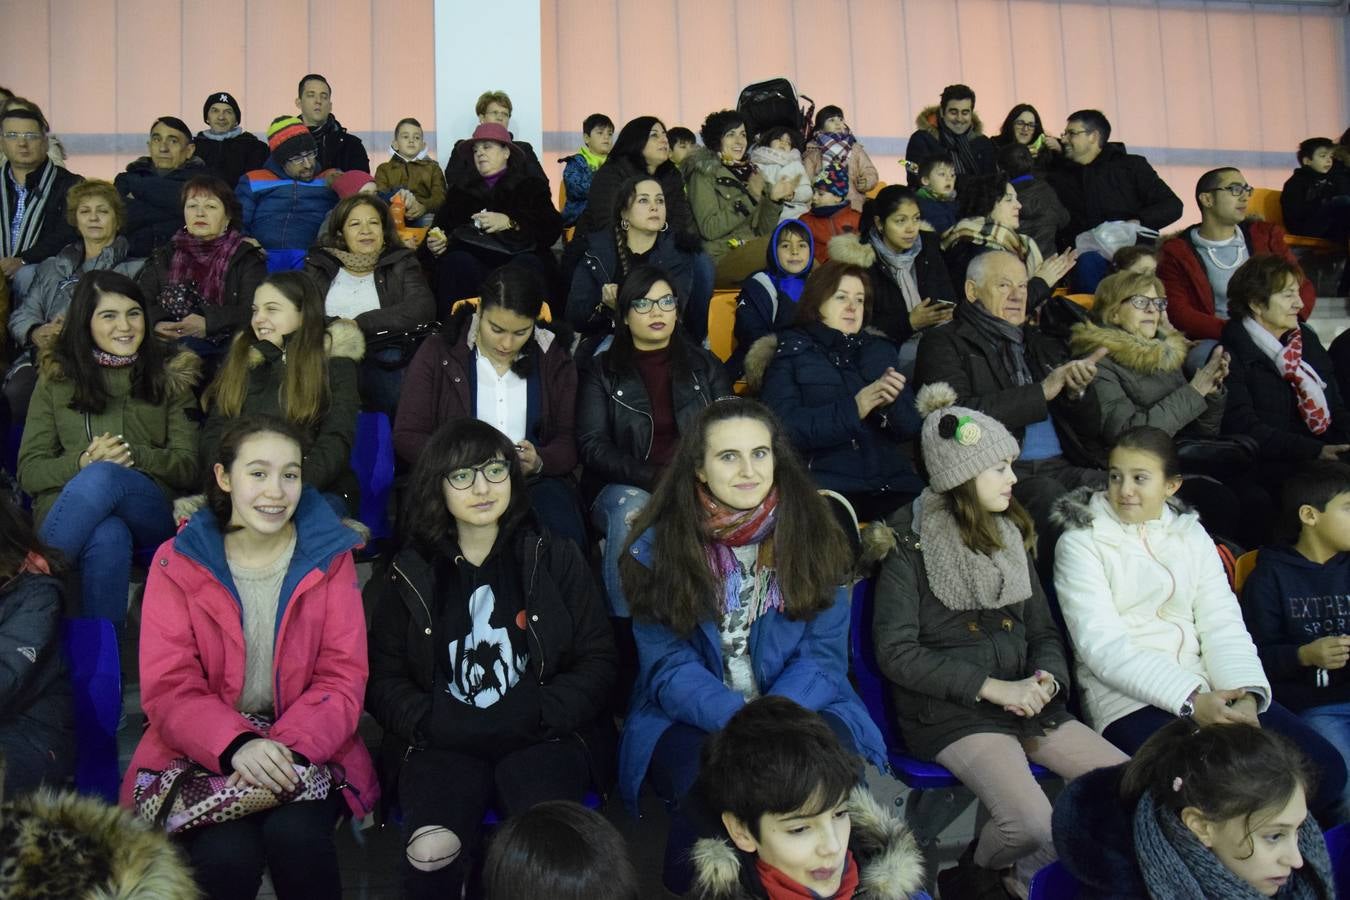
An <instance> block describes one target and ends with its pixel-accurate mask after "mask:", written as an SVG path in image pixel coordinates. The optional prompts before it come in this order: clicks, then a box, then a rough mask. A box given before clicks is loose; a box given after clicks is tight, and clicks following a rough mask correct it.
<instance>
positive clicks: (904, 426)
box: [760, 323, 924, 494]
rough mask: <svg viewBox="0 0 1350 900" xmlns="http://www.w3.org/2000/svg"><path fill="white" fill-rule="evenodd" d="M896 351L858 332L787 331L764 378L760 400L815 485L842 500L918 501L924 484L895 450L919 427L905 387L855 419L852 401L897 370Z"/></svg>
mask: <svg viewBox="0 0 1350 900" xmlns="http://www.w3.org/2000/svg"><path fill="white" fill-rule="evenodd" d="M897 354H898V351H897V349H896V346H895V345H894V344H892V343H891V342H890V341H889V340H887V339H886V338H884V337H879V336H877V335H873V334H871V333H869V332H863V333H861V334H858V335H845V334H844V333H843V332H840V331H836V330H834V329H833V328H830V327H829V326H826V325H821V324H819V323H814V324H811V325H805V326H802V327H800V328H793V329H789V330H788V331H785V332H783V333H782V334H780V335H779V337H778V348H777V350H776V351H775V353H774V356H773V359H772V360H771V361H770V362H769V366H768V369H767V370H766V371H765V373H764V387H763V388H762V389H761V391H760V399H761V400H763V401H764V402H765V403H766V404H768V406H769V407H770V408H771V409H772V410H773V411H774V412H776V413H777V414H778V417H779V418H780V419H782V421H783V424H784V425H785V426H787V432H788V436H789V438H791V440H792V445H793V446H794V447H796V448H797V452H798V453H800V454H801V455H802V458H803V459H804V460H806V464H807V467H808V468H809V469H810V470H811V475H812V476H813V477H814V478H815V480H816V483H817V484H819V485H820V486H821V487H823V488H829V489H830V490H832V491H839V492H841V493H855V492H856V493H871V492H876V491H898V492H905V493H911V494H917V493H919V492H920V491H922V490H923V487H924V483H923V479H921V478H919V476H918V475H917V474H915V472H914V469H913V468H911V467H910V465H909V462H908V461H907V460H906V458H905V455H904V453H902V452H901V449H900V447H899V444H900V442H901V441H902V440H905V439H906V438H910V437H914V436H916V435H918V433H919V430H920V428H922V427H923V422H922V420H921V419H920V418H919V413H918V411H917V410H916V409H915V408H914V394H913V393H911V392H910V389H909V388H908V387H906V388H905V389H904V390H903V391H901V393H900V396H899V397H897V398H895V401H894V402H893V403H892V404H891V405H890V406H883V407H880V408H879V409H876V410H874V411H873V412H872V414H871V415H869V416H868V417H867V418H866V419H860V418H858V407H857V403H856V401H855V400H854V396H855V395H856V394H857V393H858V391H860V390H862V389H863V388H864V387H866V386H867V385H868V384H871V383H872V382H873V381H876V380H877V379H878V378H880V377H881V376H882V374H884V373H885V371H886V369H887V368H893V367H894V366H895V365H896V358H897Z"/></svg>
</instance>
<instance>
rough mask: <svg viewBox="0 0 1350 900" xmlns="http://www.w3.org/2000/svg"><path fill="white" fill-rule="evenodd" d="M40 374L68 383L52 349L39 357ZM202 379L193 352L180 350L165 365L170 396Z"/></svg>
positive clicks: (63, 367) (193, 386) (196, 358)
mask: <svg viewBox="0 0 1350 900" xmlns="http://www.w3.org/2000/svg"><path fill="white" fill-rule="evenodd" d="M38 374H39V375H42V376H44V377H45V378H46V379H47V380H48V381H66V380H68V379H67V375H66V369H65V366H64V365H62V364H61V360H60V359H58V358H57V356H56V353H55V352H53V351H52V349H51V348H50V347H48V348H47V349H46V350H43V351H42V352H41V353H40V354H39V355H38ZM201 377H202V359H201V357H200V356H198V355H197V354H195V353H193V352H192V351H191V350H179V351H178V352H177V353H175V354H174V355H173V356H170V357H169V361H168V362H167V363H165V364H164V389H165V391H166V392H167V393H168V395H169V396H171V397H172V396H182V395H183V394H185V393H187V392H189V391H191V390H192V389H193V388H195V387H196V386H197V382H198V381H200V380H201Z"/></svg>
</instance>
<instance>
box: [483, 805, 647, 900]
mask: <svg viewBox="0 0 1350 900" xmlns="http://www.w3.org/2000/svg"><path fill="white" fill-rule="evenodd" d="M483 891H484V895H485V896H486V897H487V900H515V898H518V897H548V898H550V900H640V897H641V896H642V892H641V889H640V885H639V882H638V876H637V871H636V870H635V869H634V868H633V862H632V859H631V858H630V856H629V849H628V844H627V842H626V841H625V840H624V837H623V835H622V834H620V833H619V830H618V829H617V828H615V827H614V826H613V825H611V824H610V822H609V820H608V819H606V818H605V817H604V816H603V815H601V814H600V813H598V812H596V811H595V810H593V809H587V808H586V807H584V806H582V805H581V804H580V803H574V802H572V801H571V800H545V801H544V802H543V803H537V804H535V805H534V806H532V807H530V808H529V809H527V810H525V811H524V812H522V813H521V814H520V815H518V816H513V817H511V818H510V819H509V820H507V821H506V822H505V823H504V824H503V825H502V826H501V827H500V828H498V829H497V833H496V834H494V835H493V837H492V844H491V845H490V846H489V847H488V852H487V859H486V860H485V861H484V862H483Z"/></svg>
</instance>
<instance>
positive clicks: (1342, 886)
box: [1326, 824, 1350, 897]
mask: <svg viewBox="0 0 1350 900" xmlns="http://www.w3.org/2000/svg"><path fill="white" fill-rule="evenodd" d="M1326 838H1327V853H1328V854H1330V856H1331V873H1332V875H1333V877H1334V879H1335V881H1336V896H1337V897H1350V824H1345V825H1337V826H1336V827H1335V828H1333V829H1331V830H1330V831H1328V832H1327V834H1326Z"/></svg>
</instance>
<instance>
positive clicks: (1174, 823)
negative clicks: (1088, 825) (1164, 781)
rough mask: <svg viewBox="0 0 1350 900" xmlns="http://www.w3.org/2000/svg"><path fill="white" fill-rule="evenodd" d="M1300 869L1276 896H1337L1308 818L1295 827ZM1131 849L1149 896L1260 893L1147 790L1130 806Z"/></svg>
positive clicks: (1323, 899)
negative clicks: (1300, 825)
mask: <svg viewBox="0 0 1350 900" xmlns="http://www.w3.org/2000/svg"><path fill="white" fill-rule="evenodd" d="M1298 850H1299V853H1300V854H1302V856H1303V863H1304V865H1303V868H1301V869H1294V870H1293V871H1291V872H1290V873H1289V880H1288V881H1287V882H1285V885H1284V887H1282V888H1280V892H1279V893H1278V894H1276V895H1275V896H1276V897H1279V898H1281V900H1331V898H1333V897H1334V896H1335V895H1336V892H1335V889H1334V888H1333V886H1332V879H1331V860H1330V858H1329V857H1328V855H1327V844H1326V840H1325V839H1324V838H1323V837H1322V830H1321V829H1320V828H1318V827H1317V823H1316V822H1315V821H1314V820H1313V818H1312V816H1309V817H1308V819H1307V821H1305V822H1304V823H1303V825H1302V827H1300V828H1299V830H1298ZM1134 853H1135V858H1136V859H1137V860H1138V862H1139V870H1140V871H1141V872H1142V873H1143V875H1144V883H1145V884H1147V885H1148V895H1149V896H1150V897H1151V898H1153V900H1207V898H1209V897H1224V898H1228V900H1257V898H1258V897H1261V896H1262V895H1261V894H1259V893H1257V891H1256V889H1255V888H1253V887H1252V886H1251V885H1249V884H1248V883H1247V882H1245V881H1243V880H1242V879H1241V878H1239V877H1238V876H1237V875H1235V874H1233V872H1232V871H1230V870H1229V869H1228V867H1227V866H1225V865H1224V864H1223V863H1222V862H1220V861H1219V858H1218V857H1217V856H1215V855H1214V853H1213V851H1211V850H1210V849H1209V848H1207V847H1206V846H1205V845H1204V844H1202V843H1200V840H1199V838H1197V837H1196V836H1195V835H1194V834H1192V833H1191V830H1190V829H1189V828H1187V827H1186V825H1185V824H1184V823H1183V822H1182V821H1181V817H1180V816H1178V815H1177V814H1176V813H1174V812H1172V811H1171V810H1168V809H1164V808H1163V807H1161V806H1159V805H1158V804H1157V803H1155V802H1154V800H1153V796H1152V794H1149V793H1147V792H1145V793H1144V795H1143V796H1142V797H1140V798H1139V805H1138V806H1137V807H1135V810H1134Z"/></svg>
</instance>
